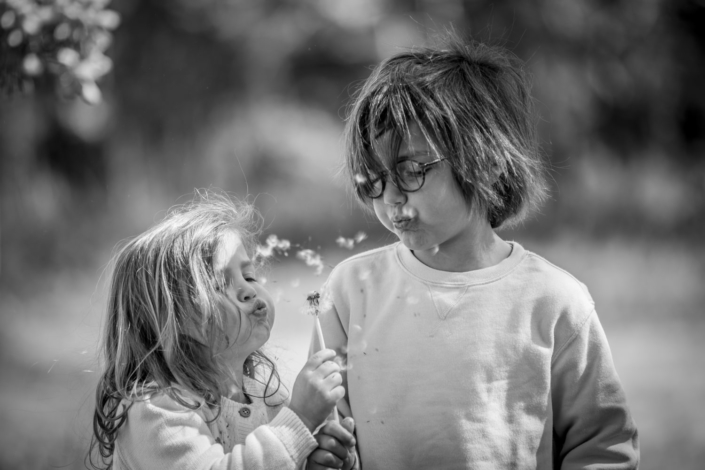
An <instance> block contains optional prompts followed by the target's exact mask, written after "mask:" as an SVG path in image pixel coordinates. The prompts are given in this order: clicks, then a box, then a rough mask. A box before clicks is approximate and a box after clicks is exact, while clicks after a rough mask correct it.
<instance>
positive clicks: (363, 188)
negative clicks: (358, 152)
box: [357, 158, 445, 199]
mask: <svg viewBox="0 0 705 470" xmlns="http://www.w3.org/2000/svg"><path fill="white" fill-rule="evenodd" d="M443 160H445V158H437V159H436V160H433V161H432V162H428V163H419V162H417V161H414V160H404V161H403V162H399V163H397V165H396V167H395V168H394V173H393V174H392V178H391V181H392V184H394V186H396V187H397V188H399V190H400V191H404V192H405V193H413V192H415V191H418V190H419V189H421V187H422V186H423V184H424V183H425V182H426V172H428V170H429V167H430V166H432V165H435V164H436V163H440V162H442V161H443ZM388 175H389V172H388V171H384V172H382V173H372V174H370V175H369V176H368V177H367V178H362V177H361V178H359V179H358V181H357V190H358V192H359V193H360V195H362V196H363V197H365V198H370V199H377V198H378V197H380V196H382V194H384V189H385V188H386V187H387V179H388V178H387V176H388Z"/></svg>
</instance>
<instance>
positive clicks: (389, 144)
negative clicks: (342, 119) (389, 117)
mask: <svg viewBox="0 0 705 470" xmlns="http://www.w3.org/2000/svg"><path fill="white" fill-rule="evenodd" d="M431 148H432V147H431V145H430V143H429V141H428V139H427V138H426V136H425V135H424V133H423V131H422V130H421V127H420V126H419V125H418V124H417V123H416V122H410V123H409V126H408V128H407V129H406V130H401V129H400V130H396V129H391V130H388V131H386V132H384V133H382V134H381V135H380V136H379V137H378V138H376V139H374V140H373V145H372V149H373V154H374V156H375V157H376V158H377V159H378V160H379V161H380V162H381V163H382V164H385V165H389V164H393V163H394V162H396V160H397V159H398V157H399V156H405V155H412V154H416V153H419V152H429V151H430V150H431Z"/></svg>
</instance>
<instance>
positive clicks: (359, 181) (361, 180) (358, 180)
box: [354, 173, 367, 184]
mask: <svg viewBox="0 0 705 470" xmlns="http://www.w3.org/2000/svg"><path fill="white" fill-rule="evenodd" d="M354 178H355V182H356V183H357V184H364V183H365V182H366V181H367V178H365V175H362V174H360V173H355V176H354Z"/></svg>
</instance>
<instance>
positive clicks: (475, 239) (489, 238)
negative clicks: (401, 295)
mask: <svg viewBox="0 0 705 470" xmlns="http://www.w3.org/2000/svg"><path fill="white" fill-rule="evenodd" d="M473 235H475V236H469V237H462V238H459V239H457V240H454V241H450V242H447V243H445V244H444V245H441V246H439V247H438V248H437V249H436V250H424V251H419V250H417V251H414V256H416V258H417V259H418V260H419V261H421V262H422V263H423V264H425V265H426V266H428V267H430V268H433V269H436V270H438V271H447V272H468V271H475V270H478V269H484V268H489V267H491V266H495V265H497V264H499V263H501V262H502V260H504V259H506V258H508V257H509V255H510V254H511V252H512V246H511V245H510V244H509V243H507V242H505V241H504V240H502V239H501V238H500V237H499V235H497V234H496V233H495V232H494V230H492V229H491V228H490V227H489V225H488V226H487V230H481V231H480V233H475V234H473Z"/></svg>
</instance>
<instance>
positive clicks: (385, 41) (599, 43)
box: [0, 0, 705, 279]
mask: <svg viewBox="0 0 705 470" xmlns="http://www.w3.org/2000/svg"><path fill="white" fill-rule="evenodd" d="M106 3H107V2H106V1H97V0H96V1H89V0H72V1H68V0H65V1H60V0H57V1H54V2H50V1H46V2H42V1H38V0H37V1H29V0H27V1H24V2H20V1H16V0H15V1H10V0H5V1H1V0H0V9H2V18H4V19H3V20H2V21H1V23H2V25H3V28H2V29H1V30H0V31H2V33H1V34H3V36H2V40H1V41H0V42H2V44H3V45H2V46H0V47H2V50H1V52H2V58H1V59H0V64H3V69H2V70H3V71H7V70H14V71H15V72H14V74H12V73H6V72H4V73H3V79H4V80H5V81H4V82H3V83H6V84H7V83H11V82H12V81H13V80H16V79H17V76H18V74H19V71H20V69H21V72H22V74H23V75H22V77H25V76H27V71H28V70H27V64H26V63H25V62H27V57H28V54H29V55H30V56H31V54H35V55H36V56H37V58H38V60H39V63H41V64H42V65H41V66H39V68H37V67H36V63H37V62H36V61H35V62H34V65H33V63H32V60H30V61H29V70H34V71H36V70H38V69H44V71H45V73H44V75H43V76H45V77H46V76H47V75H48V76H50V77H54V78H53V79H56V75H57V73H58V76H60V77H61V76H64V75H62V74H63V73H64V72H68V69H69V67H68V66H67V64H65V63H64V62H66V61H64V62H62V61H61V60H60V59H59V56H58V55H57V53H58V52H59V51H60V50H63V49H62V48H64V49H65V48H71V49H72V50H74V51H76V52H77V53H79V54H80V57H81V60H84V59H85V60H93V59H91V57H94V58H95V57H100V59H99V60H98V62H100V63H102V64H103V65H101V66H98V65H95V64H94V65H87V66H86V67H87V68H88V69H91V70H93V71H94V73H95V72H96V71H101V72H105V71H106V70H107V69H108V68H109V65H107V64H110V59H108V58H107V57H106V56H105V54H107V55H109V56H110V57H111V58H112V62H113V64H114V67H113V70H112V73H110V74H108V75H106V76H105V77H104V79H103V81H102V83H101V88H102V90H103V92H104V93H103V94H104V100H103V101H102V102H100V103H98V104H96V105H94V106H88V105H86V104H85V103H82V102H81V101H80V100H69V99H64V98H62V97H61V96H57V94H56V93H54V91H53V89H52V87H46V86H37V87H36V90H35V93H33V94H22V93H19V94H14V95H13V96H12V97H10V98H5V99H4V101H3V103H2V106H1V107H0V172H1V173H2V176H0V184H1V187H0V194H1V195H2V205H1V206H0V230H1V233H0V255H1V256H2V258H1V259H0V266H2V275H3V276H4V277H5V279H7V275H8V272H12V271H13V270H14V269H21V268H22V266H26V265H35V266H37V265H38V266H50V265H55V264H61V265H65V264H73V263H79V264H80V263H83V262H85V260H87V259H90V258H91V256H92V255H93V254H96V253H100V249H101V247H105V246H112V245H113V244H114V243H115V241H116V240H117V239H119V238H122V237H125V236H128V235H131V234H134V233H135V232H137V231H139V230H142V229H143V228H144V227H145V226H146V225H148V224H149V223H151V222H152V221H153V220H154V218H155V217H157V216H158V215H159V214H160V213H162V212H163V211H164V209H165V208H166V207H168V206H169V205H171V204H173V203H174V202H175V201H176V200H177V199H178V198H179V197H182V196H184V195H188V194H190V193H191V192H192V190H193V188H194V187H208V186H217V187H220V188H223V189H226V190H228V191H231V192H233V193H235V194H236V195H238V196H240V197H245V196H246V195H247V194H251V199H252V200H254V201H255V203H256V204H257V205H258V206H259V207H260V208H261V209H262V210H263V211H264V212H265V215H266V217H267V219H268V223H269V226H268V230H269V231H276V232H280V233H282V235H284V236H287V237H288V238H292V239H294V240H296V239H298V240H296V241H302V240H306V239H308V238H309V237H311V238H312V241H311V243H313V244H328V243H333V241H334V240H335V239H336V238H337V237H339V236H345V237H350V236H352V235H353V234H354V233H356V232H357V231H358V230H360V229H361V230H364V231H367V232H368V233H370V234H371V235H372V239H374V240H376V241H377V242H384V240H387V238H385V235H383V233H384V232H383V230H382V229H379V228H378V224H376V223H375V221H374V218H373V217H372V216H369V215H365V213H364V212H363V211H361V210H359V209H358V208H357V207H356V205H355V203H354V202H352V200H351V198H350V196H349V195H348V194H347V193H346V192H345V191H344V190H342V189H341V188H343V187H344V186H345V184H344V182H343V181H342V180H341V179H339V178H336V176H335V175H336V172H337V170H338V169H339V167H340V165H341V163H342V159H341V155H342V152H341V145H340V134H341V131H342V127H343V124H344V123H343V118H344V115H345V107H346V106H347V105H348V104H349V102H350V96H351V93H352V92H353V91H354V90H355V88H356V87H357V86H358V84H359V83H360V82H361V80H363V79H364V78H366V76H367V75H368V74H369V72H370V69H371V67H372V66H373V65H375V64H376V63H378V62H379V61H380V60H382V59H384V58H385V57H388V56H389V55H391V54H394V53H397V52H399V51H402V50H404V49H406V48H408V47H413V46H414V45H420V44H425V43H429V42H433V40H434V37H435V36H436V35H437V34H438V33H439V32H442V31H444V30H445V29H447V28H454V29H455V30H457V31H458V32H460V33H463V34H468V35H471V36H473V37H474V38H476V39H479V40H483V41H487V42H490V43H494V44H501V45H504V46H505V47H508V48H509V49H511V50H513V51H514V52H515V53H516V54H517V55H519V56H520V57H521V58H523V59H524V60H525V61H526V63H527V68H528V70H529V71H530V72H531V73H532V74H533V76H534V82H535V87H534V91H535V95H536V97H537V99H538V101H539V103H540V106H541V108H542V112H543V116H544V119H543V122H542V136H543V142H544V148H545V152H546V155H547V157H548V158H550V160H551V163H552V167H553V173H552V175H553V178H554V180H555V184H554V186H555V188H554V189H555V191H554V198H553V200H552V201H551V203H550V204H549V205H548V206H547V207H546V208H545V210H544V211H543V213H542V214H540V215H539V216H537V218H536V219H540V222H539V223H533V222H529V223H528V224H527V225H526V226H525V227H524V228H523V229H521V230H524V231H534V232H539V233H541V232H542V231H543V232H555V231H557V229H559V228H568V229H575V230H581V231H584V232H586V233H591V234H595V235H599V234H603V233H606V234H608V233H614V232H620V233H626V234H630V235H635V234H647V236H652V237H664V236H666V237H686V238H689V239H695V240H700V239H701V238H702V234H703V233H704V230H703V227H704V224H703V222H702V221H703V217H702V216H703V213H705V159H703V155H704V154H705V132H704V130H705V90H704V89H703V87H702V83H705V59H704V58H705V27H704V26H705V5H704V3H703V2H702V1H701V0H611V1H605V0H601V1H594V0H591V1H588V0H573V1H565V0H521V1H520V0H494V1H490V0H475V1H472V2H468V1H461V0H414V1H411V0H385V1H375V0H346V1H330V0H296V1H294V0H260V1H248V0H168V1H167V0H123V1H121V2H116V3H115V4H114V5H113V7H114V8H115V13H108V10H105V6H106ZM69 7H71V8H74V9H75V8H79V7H80V8H83V9H84V10H83V11H84V12H88V13H86V14H85V15H84V16H80V19H79V16H75V15H74V16H71V14H69V13H68V11H69ZM49 8H51V9H52V10H51V11H52V12H54V13H52V15H54V16H51V18H50V15H49V14H48V13H45V12H46V11H48V10H47V9H49ZM10 11H14V12H15V16H14V17H13V18H12V22H11V21H10V19H8V18H10V17H9V16H7V15H8V13H7V12H10ZM17 12H20V13H17ZM57 12H58V13H57ZM22 15H24V16H22ZM32 15H34V16H32ZM62 15H63V16H62ZM106 15H107V16H106ZM35 17H36V18H38V19H37V20H36V21H35V23H36V25H35V26H32V27H30V30H29V31H34V33H31V34H25V33H26V32H27V31H28V30H27V29H26V28H25V25H26V23H27V21H26V19H27V18H35ZM21 18H24V19H25V20H22V21H21ZM65 18H73V19H72V20H71V21H68V24H69V28H70V29H71V30H73V31H74V32H73V33H71V34H69V35H68V36H67V37H66V38H65V39H64V41H68V42H61V41H57V40H56V39H57V34H58V35H59V37H64V32H63V31H64V29H62V28H63V26H62V25H63V24H67V21H66V20H65ZM117 18H119V19H120V27H119V28H118V29H117V31H116V35H115V37H114V41H113V42H112V43H110V41H109V40H108V39H106V38H109V37H110V36H109V30H110V29H112V28H114V27H115V26H116V24H117ZM32 21H34V20H32ZM37 21H39V23H37ZM30 23H31V22H30ZM4 25H8V27H5V26H4ZM18 28H20V29H21V31H25V32H22V33H21V34H22V35H23V36H22V38H23V40H22V42H21V43H20V44H19V45H16V46H10V45H9V43H8V40H9V37H10V35H12V34H14V31H17V30H18ZM23 28H24V29H23ZM58 31H62V32H61V34H59V32H58ZM47 35H49V36H51V35H53V39H52V40H49V41H44V40H42V39H41V38H45V37H47ZM91 35H93V36H91ZM91 38H92V39H91ZM100 38H102V39H100ZM79 39H80V40H79ZM108 44H110V47H109V48H108V49H106V47H107V46H108ZM91 47H93V49H91ZM86 48H87V49H86ZM79 49H80V50H79ZM90 50H93V51H97V52H95V54H93V53H91V52H90ZM103 53H105V54H103ZM96 54H99V55H96ZM100 54H102V55H100ZM67 57H68V56H67ZM74 57H75V54H74ZM57 64H59V65H57ZM79 64H83V62H79ZM58 66H60V67H64V68H62V69H61V70H62V72H60V73H59V72H52V70H54V69H52V67H58ZM80 68H81V67H80V66H79V65H76V67H75V68H74V69H73V70H74V78H76V79H77V80H78V81H79V82H80V83H84V82H82V81H81V80H82V79H81V77H82V75H81V74H80V73H78V72H76V70H77V69H80ZM57 70H58V69H57ZM13 77H14V78H13ZM84 78H85V77H84ZM38 79H39V77H36V78H35V81H38ZM61 81H62V79H61V78H59V79H58V83H61ZM84 97H85V96H84ZM160 211H161V212H160Z"/></svg>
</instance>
